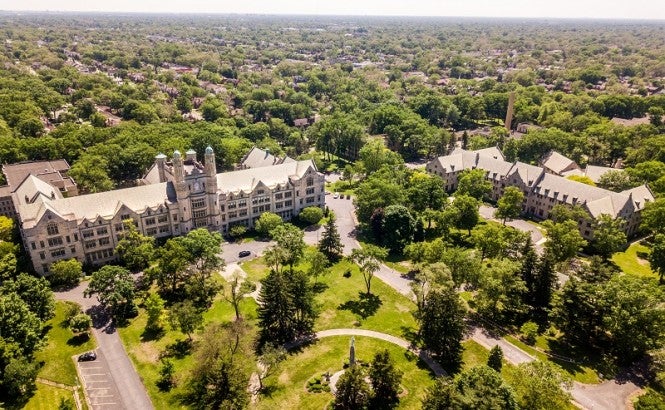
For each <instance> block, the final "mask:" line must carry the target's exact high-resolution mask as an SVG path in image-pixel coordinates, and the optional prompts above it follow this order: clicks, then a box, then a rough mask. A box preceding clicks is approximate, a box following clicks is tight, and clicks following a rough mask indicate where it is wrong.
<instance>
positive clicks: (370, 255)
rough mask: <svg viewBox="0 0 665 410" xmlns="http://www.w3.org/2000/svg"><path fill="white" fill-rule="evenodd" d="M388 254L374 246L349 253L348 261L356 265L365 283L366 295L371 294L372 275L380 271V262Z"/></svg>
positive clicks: (367, 246)
mask: <svg viewBox="0 0 665 410" xmlns="http://www.w3.org/2000/svg"><path fill="white" fill-rule="evenodd" d="M387 254H388V252H387V251H386V250H385V249H383V248H379V247H378V246H374V245H366V246H365V247H364V248H359V249H354V250H352V251H351V256H350V259H351V260H352V261H353V262H354V263H356V264H357V265H358V268H360V273H361V274H362V275H363V280H364V281H365V289H366V290H367V291H366V295H367V296H369V295H371V294H372V290H371V288H372V279H373V278H374V274H375V273H376V272H377V271H378V270H379V269H381V260H382V259H385V258H386V256H387Z"/></svg>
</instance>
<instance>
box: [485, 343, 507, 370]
mask: <svg viewBox="0 0 665 410" xmlns="http://www.w3.org/2000/svg"><path fill="white" fill-rule="evenodd" d="M502 360H503V350H501V347H500V346H499V345H496V346H494V347H493V348H492V349H491V350H490V356H489V357H488V358H487V366H489V367H490V368H492V369H494V370H496V371H497V372H499V373H501V368H502V367H503V362H502Z"/></svg>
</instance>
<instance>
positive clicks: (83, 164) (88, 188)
mask: <svg viewBox="0 0 665 410" xmlns="http://www.w3.org/2000/svg"><path fill="white" fill-rule="evenodd" d="M68 175H69V176H70V177H72V178H73V179H74V180H75V181H76V184H77V185H78V186H79V188H81V190H82V191H84V192H89V193H95V192H103V191H110V190H111V189H113V187H114V184H113V181H112V180H111V178H110V177H109V174H108V161H107V160H106V159H105V158H103V157H101V156H98V155H82V156H81V157H79V159H78V160H77V161H76V162H74V164H73V165H72V167H71V168H70V170H69V171H68Z"/></svg>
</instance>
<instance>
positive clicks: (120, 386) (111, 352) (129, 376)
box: [55, 282, 154, 410]
mask: <svg viewBox="0 0 665 410" xmlns="http://www.w3.org/2000/svg"><path fill="white" fill-rule="evenodd" d="M87 287H88V283H87V282H83V283H81V284H80V285H79V286H77V287H76V288H74V289H71V290H69V291H65V292H56V293H55V298H56V299H58V300H67V301H71V302H76V303H78V304H80V305H81V307H82V308H83V311H84V312H86V313H87V314H89V315H90V317H92V320H93V327H92V333H93V334H94V335H95V339H96V340H97V345H98V348H97V350H96V352H97V355H98V356H99V357H103V358H104V360H103V361H104V362H105V363H106V366H107V368H108V370H107V371H108V373H109V374H110V377H107V378H105V379H104V380H106V381H108V382H109V383H108V385H109V387H108V391H109V392H121V393H122V394H119V396H118V400H117V401H116V403H117V404H116V405H115V407H114V408H117V409H131V410H149V409H153V408H154V407H153V405H152V402H151V401H150V397H148V393H147V392H146V389H145V387H144V386H143V382H142V380H141V378H140V377H139V374H138V373H137V372H136V369H134V366H133V365H132V362H131V361H130V360H129V357H128V356H127V352H126V351H125V347H124V346H123V345H122V341H121V340H120V336H119V335H118V332H117V331H116V329H115V326H113V324H112V323H111V320H110V318H109V317H108V315H106V314H105V313H104V312H103V311H102V309H101V307H100V306H99V303H98V302H97V299H96V298H94V297H93V298H85V297H83V291H84V290H85V289H86V288H87ZM97 362H99V363H102V361H100V360H99V359H97V361H95V362H90V363H97ZM83 382H84V383H85V380H83ZM105 389H106V387H105ZM86 391H87V390H86ZM113 398H114V400H115V398H116V395H115V394H113ZM88 399H89V400H91V402H92V397H91V396H88Z"/></svg>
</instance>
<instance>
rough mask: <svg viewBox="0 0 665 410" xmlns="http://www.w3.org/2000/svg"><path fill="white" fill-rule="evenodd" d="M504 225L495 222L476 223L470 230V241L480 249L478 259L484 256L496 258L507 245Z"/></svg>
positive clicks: (482, 258) (481, 259)
mask: <svg viewBox="0 0 665 410" xmlns="http://www.w3.org/2000/svg"><path fill="white" fill-rule="evenodd" d="M504 229H505V227H504V228H502V227H501V226H498V225H495V224H485V225H478V226H476V227H475V228H473V230H472V231H471V242H473V244H474V246H475V247H476V248H478V249H480V261H481V262H482V261H483V260H484V259H485V258H486V257H488V258H496V257H498V256H499V255H500V254H501V253H502V252H503V250H504V249H505V248H506V247H507V246H508V244H507V242H506V240H505V238H504V235H503V231H504Z"/></svg>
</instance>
